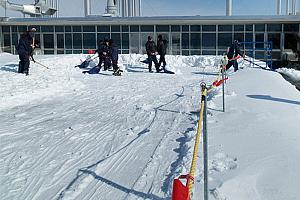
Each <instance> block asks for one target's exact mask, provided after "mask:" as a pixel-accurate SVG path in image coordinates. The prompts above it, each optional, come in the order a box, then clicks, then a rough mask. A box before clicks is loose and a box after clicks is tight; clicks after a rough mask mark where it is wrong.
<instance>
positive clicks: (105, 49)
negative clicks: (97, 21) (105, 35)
mask: <svg viewBox="0 0 300 200" xmlns="http://www.w3.org/2000/svg"><path fill="white" fill-rule="evenodd" d="M96 52H97V53H98V54H99V64H98V67H99V68H101V64H102V63H104V71H106V70H107V69H108V68H109V67H110V66H111V59H110V53H111V52H110V47H109V39H104V41H103V42H100V43H99V47H98V49H97V50H96Z"/></svg>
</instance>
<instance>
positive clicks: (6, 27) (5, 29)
mask: <svg viewBox="0 0 300 200" xmlns="http://www.w3.org/2000/svg"><path fill="white" fill-rule="evenodd" d="M9 32H10V26H2V33H9Z"/></svg>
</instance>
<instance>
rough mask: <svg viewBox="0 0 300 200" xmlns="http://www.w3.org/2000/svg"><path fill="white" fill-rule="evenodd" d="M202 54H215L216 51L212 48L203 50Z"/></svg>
mask: <svg viewBox="0 0 300 200" xmlns="http://www.w3.org/2000/svg"><path fill="white" fill-rule="evenodd" d="M202 55H216V51H213V50H203V51H202Z"/></svg>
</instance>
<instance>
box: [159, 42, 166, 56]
mask: <svg viewBox="0 0 300 200" xmlns="http://www.w3.org/2000/svg"><path fill="white" fill-rule="evenodd" d="M157 52H158V54H159V55H166V53H167V40H157Z"/></svg>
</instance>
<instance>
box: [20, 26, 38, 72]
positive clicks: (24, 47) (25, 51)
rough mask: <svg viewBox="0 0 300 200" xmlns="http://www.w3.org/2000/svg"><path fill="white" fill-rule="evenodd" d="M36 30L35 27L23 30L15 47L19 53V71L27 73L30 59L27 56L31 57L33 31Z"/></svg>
mask: <svg viewBox="0 0 300 200" xmlns="http://www.w3.org/2000/svg"><path fill="white" fill-rule="evenodd" d="M35 31H36V29H35V28H32V29H30V30H28V31H25V32H24V33H23V34H22V35H21V37H20V40H19V43H18V45H17V47H16V50H17V52H18V54H19V59H20V62H19V69H18V72H19V73H25V74H26V75H28V74H29V65H30V60H29V58H30V57H31V58H32V60H33V61H34V59H33V56H32V55H33V54H32V53H33V49H34V42H33V41H34V39H33V38H34V32H35Z"/></svg>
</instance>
